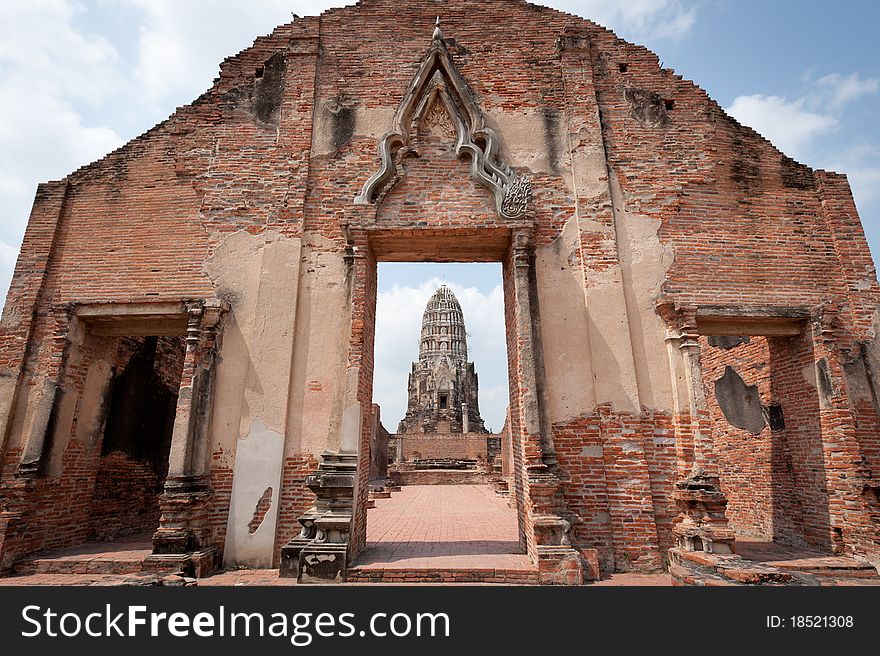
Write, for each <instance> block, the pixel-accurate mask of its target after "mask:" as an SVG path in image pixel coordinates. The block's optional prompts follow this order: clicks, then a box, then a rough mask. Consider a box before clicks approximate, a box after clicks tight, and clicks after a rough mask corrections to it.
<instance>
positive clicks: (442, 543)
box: [356, 485, 534, 570]
mask: <svg viewBox="0 0 880 656" xmlns="http://www.w3.org/2000/svg"><path fill="white" fill-rule="evenodd" d="M356 566H357V567H358V568H360V569H385V570H388V569H435V570H436V569H486V568H491V569H506V570H518V569H534V567H533V565H532V564H531V563H530V562H529V559H528V557H527V556H526V555H525V554H523V553H520V547H519V529H518V526H517V518H516V509H515V508H511V507H509V506H508V505H507V499H505V498H503V497H500V496H498V495H497V494H495V492H493V491H492V490H491V489H490V488H489V487H488V486H486V485H405V486H404V487H403V488H401V490H400V492H394V493H393V494H392V495H391V498H390V499H376V507H375V508H372V509H370V510H369V511H367V549H366V550H365V551H364V552H363V553H362V554H361V555H360V557H359V558H358V560H357V563H356Z"/></svg>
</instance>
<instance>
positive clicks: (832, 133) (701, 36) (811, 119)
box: [0, 0, 880, 429]
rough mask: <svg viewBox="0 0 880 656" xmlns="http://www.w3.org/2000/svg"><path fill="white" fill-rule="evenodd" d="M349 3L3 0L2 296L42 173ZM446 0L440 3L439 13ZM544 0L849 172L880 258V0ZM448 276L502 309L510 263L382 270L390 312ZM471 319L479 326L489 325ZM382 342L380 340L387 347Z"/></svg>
mask: <svg viewBox="0 0 880 656" xmlns="http://www.w3.org/2000/svg"><path fill="white" fill-rule="evenodd" d="M344 4H349V3H348V2H345V1H344V0H343V1H336V2H303V1H302V0H248V1H243V0H28V1H27V2H22V1H17V0H0V295H2V294H5V290H6V288H7V286H8V282H9V277H10V276H11V273H12V268H13V266H14V264H15V258H16V257H17V253H18V247H19V243H20V240H21V236H22V234H23V232H24V227H25V224H26V221H27V216H28V213H29V211H30V205H31V202H32V199H33V195H34V191H35V189H36V184H37V183H38V182H41V181H45V180H52V179H58V178H61V177H63V176H64V175H66V174H67V173H69V172H71V171H73V170H74V169H76V168H78V167H79V166H82V165H83V164H86V163H88V162H90V161H93V160H95V159H97V158H99V157H100V156H102V155H103V154H105V153H107V152H108V151H110V150H112V149H113V148H116V147H118V146H120V145H121V144H123V143H124V142H126V141H128V140H129V139H131V138H133V137H135V136H137V135H138V134H140V133H142V132H144V131H145V130H147V129H149V128H150V127H152V126H153V125H154V124H155V123H157V122H159V121H161V120H163V119H164V118H166V117H167V116H168V115H169V114H171V113H172V112H173V111H174V108H175V107H177V106H179V105H183V104H186V103H188V102H190V101H192V100H193V99H195V98H196V97H197V96H198V95H199V94H200V93H201V92H203V91H204V90H205V89H207V88H208V87H209V86H210V85H211V83H212V80H213V79H214V77H215V76H216V74H217V71H218V64H219V62H220V61H221V60H222V59H224V58H225V57H227V56H229V55H232V54H235V53H236V52H238V51H240V50H242V49H243V48H246V47H247V46H248V45H250V44H251V43H252V42H253V40H254V38H256V37H257V36H259V35H261V34H265V33H268V32H270V31H271V30H272V28H273V27H274V26H275V25H277V24H279V23H282V22H286V21H288V20H289V19H290V14H291V12H294V13H297V14H300V15H307V14H315V13H319V12H320V11H322V10H323V9H326V8H328V7H331V6H341V5H344ZM444 4H446V2H443V1H440V2H437V3H436V5H437V11H438V13H439V14H440V15H441V16H442V13H443V5H444ZM543 4H546V5H548V6H551V7H556V8H559V9H563V10H565V11H569V12H571V13H575V14H579V15H581V16H584V17H587V18H591V19H593V20H596V21H597V22H599V23H601V24H603V25H605V26H606V27H609V28H611V29H613V30H615V31H616V32H617V34H618V35H619V36H621V37H623V38H625V39H627V40H630V41H634V42H636V43H641V44H644V45H646V46H648V47H649V48H651V49H652V50H654V51H655V52H656V53H658V55H659V56H660V58H661V60H662V61H663V63H664V65H665V66H667V67H670V68H674V69H675V70H676V71H677V72H678V73H680V74H682V75H684V77H686V78H688V79H691V80H694V81H695V82H697V84H699V85H700V86H701V87H703V88H704V89H706V90H707V91H708V92H709V94H710V95H711V96H712V97H713V98H715V100H717V101H718V102H719V103H720V104H721V105H722V107H725V108H726V109H728V111H729V112H731V113H732V114H733V115H734V116H735V117H737V118H738V119H740V121H741V122H743V123H746V124H748V125H751V126H752V127H754V128H756V129H757V130H758V131H759V132H761V133H762V134H763V135H764V136H766V137H767V138H769V139H770V140H771V141H773V142H774V143H775V144H776V145H777V146H779V147H780V148H781V149H782V150H783V151H784V152H785V153H786V154H788V155H789V156H791V157H794V158H795V159H797V160H799V161H801V162H803V163H804V164H808V165H810V166H812V167H815V168H827V169H832V170H837V171H840V172H843V173H847V174H848V175H849V177H850V181H851V183H852V185H853V189H854V192H855V196H856V203H857V205H858V206H859V210H860V213H861V216H862V220H863V223H864V225H865V229H866V232H867V234H868V238H869V241H870V243H871V246H872V249H873V252H874V253H875V254H876V253H880V122H878V117H880V38H878V37H877V30H878V27H880V3H878V2H876V0H840V1H838V2H828V1H827V0H824V1H822V2H819V1H817V0H799V1H798V0H764V1H762V2H758V1H757V0H626V1H624V0H580V1H579V0H548V1H547V2H544V3H543ZM444 272H445V275H446V277H447V282H449V283H450V284H453V283H454V285H457V286H458V287H454V289H456V291H457V292H458V291H461V293H462V294H464V295H465V296H466V297H468V299H469V300H468V301H467V303H471V302H473V303H474V307H476V308H484V309H488V308H492V307H493V305H492V303H493V300H492V299H493V298H495V299H496V300H497V298H498V290H497V284H498V279H497V271H496V272H494V273H493V272H492V271H490V270H489V269H481V268H480V267H471V268H465V269H462V268H458V269H457V270H456V269H437V268H431V267H423V268H420V269H418V270H415V269H412V268H407V267H397V268H395V267H391V268H387V269H385V270H384V271H383V273H381V274H380V285H381V288H380V310H381V308H382V307H383V305H381V303H383V298H384V299H385V301H387V303H391V302H392V301H393V299H394V298H398V299H408V301H407V302H408V303H410V304H411V305H412V307H411V308H410V310H409V311H410V313H411V314H412V315H413V316H417V317H418V318H419V320H420V317H421V312H422V309H423V306H424V304H423V302H421V304H419V302H418V299H417V298H416V297H417V296H418V294H420V293H422V291H423V289H425V288H426V287H427V286H429V285H430V284H433V283H434V282H436V280H435V279H437V278H438V276H442V275H443V274H444ZM432 281H433V282H432ZM395 285H396V286H397V292H395V291H394V290H395ZM467 290H471V291H467ZM395 293H396V294H397V296H395ZM382 295H384V296H382ZM425 300H427V297H426V299H425ZM401 302H402V301H401ZM387 303H386V305H385V306H386V307H390V305H387ZM463 305H465V301H463ZM465 313H466V314H468V309H467V307H466V308H465ZM476 314H478V315H480V314H488V311H485V312H480V311H477V312H476ZM379 321H380V322H381V321H382V319H381V317H380V319H379ZM468 321H469V323H471V319H470V317H468ZM473 323H474V328H473V330H472V332H473V331H476V330H477V324H478V323H481V322H480V321H477V320H474V322H473ZM490 323H491V322H489V323H487V324H486V325H485V326H483V327H481V328H480V330H483V329H485V330H494V329H497V322H496V327H495V328H494V329H493V328H491V325H490ZM386 332H387V331H386ZM416 338H417V333H416V334H415V335H414V336H413V337H412V340H415V339H416ZM401 339H409V338H403V337H401ZM473 340H483V341H484V343H485V344H487V345H491V344H494V343H497V342H498V338H497V335H496V336H492V335H491V334H488V333H487V334H486V335H485V336H478V335H476V334H474V336H473V337H472V341H473ZM401 343H403V342H401ZM406 343H409V342H406ZM382 348H384V345H383V343H381V342H380V343H377V355H380V354H381V349H382ZM486 348H487V349H489V350H490V351H491V348H490V346H487V347H486ZM473 350H474V349H473V347H472V351H473ZM390 351H394V349H390ZM478 364H479V363H478ZM487 366H489V365H487ZM502 366H503V364H502ZM491 368H493V369H498V367H497V366H495V367H491ZM480 373H481V383H482V386H483V388H484V389H485V390H487V391H488V390H490V389H496V390H497V388H498V385H497V383H492V380H490V379H491V378H492V376H491V375H490V374H489V373H488V372H482V371H481V372H480ZM401 375H402V376H403V380H404V381H405V371H404V372H403V373H401V372H400V371H393V372H390V373H381V372H380V371H379V370H377V382H376V389H377V394H378V392H379V389H380V388H383V389H384V388H387V389H389V390H390V389H391V388H392V387H393V385H392V383H391V382H389V381H392V380H399V379H400V378H399V377H400V376H401ZM502 377H503V374H502ZM493 394H495V397H497V398H491V399H490V398H487V400H486V401H485V402H483V401H481V403H482V405H483V410H484V417H486V418H487V420H488V421H489V423H490V424H491V425H492V427H493V428H499V427H500V422H499V421H498V420H497V419H495V418H496V417H502V416H503V413H504V410H503V407H502V405H503V404H504V403H505V401H504V400H503V399H502V398H501V393H500V392H499V393H493ZM394 398H395V396H394V394H392V393H391V392H389V397H388V399H387V400H384V399H382V398H378V396H377V401H379V402H380V403H383V405H384V404H387V405H388V412H386V413H385V415H384V416H385V423H386V426H387V427H388V428H392V429H393V428H394V425H395V424H396V422H397V419H399V417H398V416H396V414H397V411H396V410H394V408H395V406H396V405H399V401H394ZM393 415H395V416H393Z"/></svg>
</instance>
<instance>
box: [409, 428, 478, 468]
mask: <svg viewBox="0 0 880 656" xmlns="http://www.w3.org/2000/svg"><path fill="white" fill-rule="evenodd" d="M395 437H396V438H397V439H399V440H401V441H402V442H403V457H404V458H405V459H406V460H415V459H416V458H419V459H428V458H464V459H470V460H482V461H485V460H486V439H487V437H486V436H485V435H478V434H473V433H472V434H469V435H462V434H461V433H459V434H457V435H456V434H446V435H444V434H442V433H434V434H431V435H425V436H424V437H422V436H419V435H396V436H395Z"/></svg>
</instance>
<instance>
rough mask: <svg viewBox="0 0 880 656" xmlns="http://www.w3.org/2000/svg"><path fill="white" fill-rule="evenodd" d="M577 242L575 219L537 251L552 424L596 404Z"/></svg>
mask: <svg viewBox="0 0 880 656" xmlns="http://www.w3.org/2000/svg"><path fill="white" fill-rule="evenodd" d="M577 241H578V233H577V223H576V222H575V221H574V220H570V221H568V223H566V224H565V228H564V229H563V231H562V234H561V235H560V236H559V238H558V239H556V241H554V242H553V243H552V244H550V245H549V246H545V247H541V248H538V249H537V250H536V253H535V269H536V274H537V279H538V294H539V296H540V298H541V305H540V308H541V314H542V320H541V335H542V338H543V343H544V366H545V368H546V369H547V381H546V386H547V395H546V396H547V405H548V407H547V412H548V419H549V421H550V422H551V423H556V422H560V421H566V420H568V419H570V418H572V417H576V416H578V415H580V414H581V413H583V412H585V411H588V410H589V409H591V408H594V407H595V406H596V395H595V380H594V373H593V364H592V360H591V351H590V340H589V331H590V328H589V317H588V315H587V307H586V305H585V304H584V303H583V302H579V300H580V299H582V298H583V288H582V282H581V281H582V279H583V278H582V273H581V268H580V265H579V263H578V250H577V249H578V244H577ZM573 299H574V302H573Z"/></svg>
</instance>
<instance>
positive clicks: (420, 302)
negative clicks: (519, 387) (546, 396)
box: [373, 278, 508, 432]
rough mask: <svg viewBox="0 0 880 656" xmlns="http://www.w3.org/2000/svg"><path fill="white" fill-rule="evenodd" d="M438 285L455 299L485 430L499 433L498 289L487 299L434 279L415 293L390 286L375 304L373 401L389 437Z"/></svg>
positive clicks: (502, 343)
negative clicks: (427, 306) (428, 305)
mask: <svg viewBox="0 0 880 656" xmlns="http://www.w3.org/2000/svg"><path fill="white" fill-rule="evenodd" d="M441 284H446V285H447V286H448V287H449V288H450V289H452V291H453V292H454V293H455V295H456V297H457V298H458V300H459V302H460V303H461V308H462V311H463V312H464V319H465V325H466V327H467V331H468V357H469V359H470V360H471V361H473V362H474V367H475V369H476V372H477V376H478V377H479V383H480V412H481V415H482V417H483V419H484V420H485V422H486V426H487V427H488V428H492V429H493V430H495V431H498V430H501V427H502V425H503V424H504V417H505V415H506V413H507V403H508V401H507V397H508V384H507V344H506V340H505V332H504V293H503V291H502V289H501V285H498V286H496V287H495V288H494V289H493V290H492V291H491V292H489V293H488V294H486V293H483V292H481V291H480V290H479V289H476V288H475V287H465V286H463V285H460V284H458V283H455V282H450V281H443V280H441V279H439V278H433V279H431V280H427V281H425V282H424V283H422V284H421V285H419V286H417V287H408V286H401V285H394V286H393V287H392V288H391V289H390V290H388V291H385V292H382V293H380V294H379V295H378V298H377V301H376V347H375V359H374V360H375V372H374V375H373V400H374V402H376V403H378V404H379V405H380V406H381V407H382V423H383V425H384V426H385V428H387V429H388V430H389V431H391V432H394V431H395V430H397V423H398V422H399V421H400V420H401V419H402V418H403V416H404V415H405V414H406V403H407V376H408V375H409V372H410V368H411V365H412V362H413V361H415V360H417V359H418V353H419V335H420V332H421V326H422V313H423V312H424V310H425V304H426V303H427V302H428V299H429V298H430V297H431V294H433V293H434V291H435V290H436V289H437V287H438V286H439V285H441Z"/></svg>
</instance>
